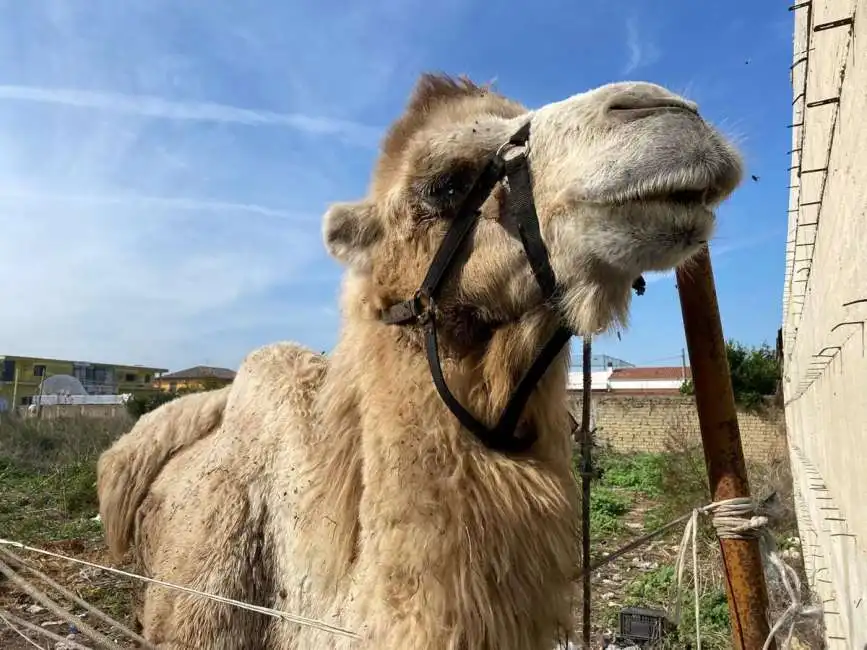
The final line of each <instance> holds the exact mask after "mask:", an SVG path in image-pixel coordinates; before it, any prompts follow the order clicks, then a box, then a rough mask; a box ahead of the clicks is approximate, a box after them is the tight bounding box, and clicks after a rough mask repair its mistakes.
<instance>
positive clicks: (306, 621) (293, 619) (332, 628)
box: [0, 538, 361, 640]
mask: <svg viewBox="0 0 867 650" xmlns="http://www.w3.org/2000/svg"><path fill="white" fill-rule="evenodd" d="M0 546H13V547H15V548H19V549H21V550H24V551H29V552H31V553H37V554H39V555H46V556H48V557H53V558H57V559H59V560H65V561H67V562H72V563H74V564H81V565H83V566H89V567H92V568H94V569H100V570H101V571H107V572H109V573H114V574H115V575H120V576H124V577H126V578H133V579H134V580H140V581H141V582H149V583H151V584H155V585H159V586H161V587H167V588H169V589H174V590H176V591H183V592H185V593H188V594H193V595H196V596H202V597H203V598H207V599H209V600H213V601H215V602H218V603H224V604H226V605H234V606H235V607H238V608H239V609H245V610H248V611H251V612H257V613H259V614H265V615H266V616H271V617H273V618H279V619H281V620H284V621H288V622H290V623H295V624H297V625H303V626H305V627H312V628H315V629H318V630H321V631H323V632H330V633H331V634H337V635H340V636H345V637H349V638H350V639H356V640H360V639H361V637H360V636H359V635H358V634H356V633H355V632H352V631H350V630H347V629H344V628H341V627H337V626H336V625H331V624H330V623H326V622H325V621H319V620H316V619H314V618H308V617H306V616H300V615H298V614H290V613H288V612H282V611H280V610H277V609H271V608H270V607H262V606H259V605H250V604H249V603H245V602H243V601H240V600H234V599H233V598H226V597H225V596H218V595H216V594H209V593H207V592H205V591H199V590H198V589H192V588H191V587H183V586H181V585H175V584H172V583H170V582H165V581H163V580H157V579H156V578H147V577H145V576H141V575H138V574H135V573H130V572H129V571H123V570H122V569H114V568H112V567H108V566H103V565H102V564H96V563H95V562H88V561H87V560H80V559H78V558H74V557H68V556H66V555H61V554H60V553H54V552H53V551H46V550H44V549H41V548H35V547H33V546H27V545H26V544H22V543H21V542H14V541H12V540H8V539H2V538H0ZM0 564H2V563H0ZM25 584H26V583H25ZM31 589H32V587H31Z"/></svg>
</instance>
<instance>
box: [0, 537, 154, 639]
mask: <svg viewBox="0 0 867 650" xmlns="http://www.w3.org/2000/svg"><path fill="white" fill-rule="evenodd" d="M38 548H43V549H45V550H47V551H53V552H56V553H60V554H62V555H66V556H70V557H75V558H79V559H82V560H87V561H89V562H94V563H97V564H104V565H108V566H112V564H111V562H110V560H109V558H108V556H107V555H108V553H107V549H106V548H105V546H104V545H103V543H102V541H101V540H100V539H98V538H96V539H72V540H62V541H56V542H45V543H43V544H40V545H39V546H38ZM10 550H12V551H13V552H14V553H15V554H16V555H17V556H18V557H20V558H21V559H22V560H24V561H25V562H26V563H27V564H28V565H29V566H31V567H33V568H34V569H37V570H38V571H41V572H43V573H45V574H46V575H48V576H49V577H51V578H52V579H54V580H55V581H56V582H58V583H59V584H61V585H63V586H64V587H66V588H67V589H69V590H70V591H72V592H73V593H75V594H76V595H78V596H79V597H80V598H82V599H83V600H85V601H86V602H88V603H91V604H92V605H95V606H97V607H99V608H100V609H101V610H102V611H104V612H106V613H107V614H109V615H110V616H111V617H112V618H115V619H116V620H117V621H119V622H120V623H123V624H124V625H126V626H127V627H129V628H131V629H133V630H134V629H135V623H134V620H133V616H132V609H133V607H132V603H133V589H134V588H135V587H134V585H133V583H132V580H131V579H128V578H125V577H123V576H117V575H113V574H110V573H108V572H105V571H101V570H99V569H94V568H91V567H87V566H81V565H78V564H73V563H70V562H67V561H65V560H60V559H56V558H52V557H46V556H42V555H36V554H33V553H30V552H28V551H23V550H18V549H10ZM118 568H127V567H118ZM19 573H20V574H21V575H22V576H23V577H25V578H26V579H27V580H28V581H29V582H31V583H32V584H34V585H35V586H36V587H37V588H39V589H40V590H41V591H42V592H43V593H45V594H46V595H47V596H49V598H51V599H52V600H54V601H55V602H57V603H58V604H59V605H61V606H62V607H63V608H64V609H65V610H67V611H68V612H71V613H72V614H73V615H75V617H76V618H79V619H81V620H82V621H84V622H85V623H87V624H90V625H91V626H92V627H94V628H95V629H96V630H97V631H99V632H101V633H102V634H104V635H106V636H107V637H108V638H110V639H112V640H113V641H115V643H116V644H117V647H118V648H136V647H138V645H137V644H135V643H133V642H131V641H129V640H128V639H127V638H126V637H125V636H124V635H123V634H122V633H121V632H118V631H117V630H115V629H113V628H112V627H111V626H109V625H108V624H106V623H104V622H103V621H101V620H100V619H98V618H97V617H95V616H94V615H93V614H92V613H89V612H87V610H86V609H84V608H83V607H81V606H80V605H78V604H76V603H73V602H71V601H70V600H67V599H66V598H64V597H63V596H62V595H60V594H58V593H57V592H56V591H54V589H52V588H51V587H49V586H48V585H45V584H44V583H42V582H41V581H40V580H39V579H38V578H36V577H35V576H33V575H32V574H29V573H28V572H27V571H19ZM0 610H5V611H6V612H8V613H10V614H12V615H13V616H16V617H18V618H20V619H23V620H25V621H28V622H30V623H33V624H34V625H37V626H39V627H41V628H43V629H45V630H48V631H50V632H53V633H54V634H56V635H58V636H60V637H63V638H66V639H71V640H74V641H76V642H78V643H80V644H82V645H85V646H89V645H90V644H89V642H88V640H87V637H84V636H83V635H81V634H80V633H79V631H78V629H77V628H76V627H73V625H71V624H70V623H68V622H66V621H64V620H63V619H61V618H60V617H59V616H58V615H57V614H55V613H53V612H52V611H51V610H49V609H47V608H45V607H44V606H43V605H41V604H39V603H38V601H36V600H35V599H33V598H31V597H30V596H29V595H27V594H26V593H24V592H23V591H22V590H21V589H20V588H19V587H18V586H17V585H16V584H14V583H13V582H12V581H11V580H9V579H6V578H5V577H4V576H0ZM19 630H20V631H21V632H23V633H25V634H26V636H27V637H28V638H29V639H31V641H33V642H35V643H36V644H37V645H36V647H40V648H46V649H49V648H50V649H54V650H65V648H66V647H68V646H66V644H63V643H61V642H60V641H57V640H54V639H50V638H49V637H47V636H44V635H42V634H37V633H35V632H31V631H29V630H25V629H24V628H22V627H20V626H19ZM0 648H3V650H33V648H34V645H33V643H30V642H28V641H26V640H25V639H23V638H21V636H20V635H18V634H17V633H16V632H14V631H13V630H12V629H10V628H9V626H8V625H7V624H6V623H4V622H2V621H0Z"/></svg>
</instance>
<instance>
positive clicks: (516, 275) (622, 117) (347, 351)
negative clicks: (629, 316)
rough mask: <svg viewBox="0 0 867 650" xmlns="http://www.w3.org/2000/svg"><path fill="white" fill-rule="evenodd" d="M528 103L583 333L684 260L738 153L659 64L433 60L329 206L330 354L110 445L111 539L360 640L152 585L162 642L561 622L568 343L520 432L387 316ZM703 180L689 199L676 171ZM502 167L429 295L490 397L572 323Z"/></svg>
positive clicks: (257, 374)
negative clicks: (508, 192) (555, 76)
mask: <svg viewBox="0 0 867 650" xmlns="http://www.w3.org/2000/svg"><path fill="white" fill-rule="evenodd" d="M526 119H532V135H531V140H530V146H529V152H528V156H529V160H530V166H531V171H532V174H533V185H534V186H533V193H534V200H535V203H536V206H537V210H538V212H539V219H540V224H541V227H542V234H543V238H544V240H545V242H546V244H547V245H548V248H549V250H550V253H551V259H552V264H553V266H554V268H555V270H556V272H557V275H558V279H559V280H560V281H561V282H562V283H563V285H564V288H565V291H566V293H565V298H564V300H563V303H562V305H561V307H562V309H563V313H564V314H565V315H566V317H567V318H568V319H569V321H570V323H571V324H572V326H573V328H575V330H576V331H578V332H587V331H596V330H598V329H599V328H604V327H607V326H609V325H610V324H612V323H614V322H616V321H623V320H625V317H626V313H627V309H628V304H629V299H630V293H629V287H630V284H631V283H632V280H633V279H634V278H635V277H636V276H637V275H638V274H639V273H641V272H643V271H646V270H649V269H659V268H670V267H672V266H674V265H676V264H679V263H681V262H683V261H684V260H686V259H688V258H689V256H690V255H692V254H693V253H694V252H695V251H697V250H698V249H699V248H700V246H701V245H702V244H703V242H704V241H705V240H706V239H707V238H708V237H709V236H710V234H711V233H712V230H713V214H712V213H711V212H710V210H709V207H711V206H713V205H715V204H716V203H718V202H719V201H721V200H722V199H723V198H725V196H727V195H728V194H729V193H730V192H731V191H732V190H733V189H734V187H735V186H736V185H737V183H738V182H739V180H740V173H741V169H740V161H739V159H738V158H737V155H736V154H735V153H734V152H733V150H731V148H730V147H729V146H728V144H727V143H726V142H724V141H723V140H722V139H721V138H720V136H718V135H717V134H716V132H715V131H713V130H712V129H711V128H710V127H708V126H707V125H706V124H705V123H704V122H703V121H701V119H700V118H699V117H698V116H697V115H696V114H695V112H694V106H692V105H691V104H689V103H688V102H686V101H685V100H683V99H681V98H679V97H676V96H674V95H672V94H671V93H669V92H668V91H666V90H665V89H662V88H659V87H658V86H652V85H650V84H637V83H636V84H613V85H609V86H606V87H603V88H601V89H598V90H596V91H593V92H591V93H586V94H582V95H577V96H575V97H573V98H570V99H568V100H565V101H564V102H559V103H557V104H552V105H549V106H546V107H543V108H541V109H539V110H538V111H535V112H530V111H527V109H525V108H524V107H522V106H520V105H519V104H517V103H515V102H512V101H510V100H508V99H506V98H504V97H502V96H501V95H498V94H496V93H494V92H492V91H490V90H489V89H486V88H481V87H478V86H475V85H473V84H472V83H470V82H468V81H454V80H451V79H448V78H444V77H438V76H430V75H428V76H424V77H423V78H422V79H421V81H420V82H419V85H418V87H417V88H416V90H415V92H414V94H413V97H412V99H411V101H410V103H409V105H408V107H407V111H406V113H405V114H404V115H403V116H402V117H401V119H400V120H398V121H397V122H396V123H395V124H394V125H393V126H392V128H391V129H390V130H389V133H388V134H387V136H386V139H385V140H384V142H383V150H382V155H381V157H380V159H379V161H378V163H377V166H376V169H375V170H374V174H373V179H372V183H371V188H370V192H369V195H368V196H367V197H365V198H364V199H363V200H361V201H359V202H356V203H342V204H335V205H334V206H332V208H331V209H330V210H329V212H328V213H327V214H326V216H325V219H324V222H323V237H324V240H325V244H326V247H327V248H328V250H329V252H331V254H332V255H334V256H335V257H336V258H337V259H338V260H340V261H341V262H343V263H344V264H345V265H346V266H347V273H346V276H345V279H344V284H343V291H342V311H343V323H342V327H341V333H340V339H339V343H338V345H337V347H336V349H335V350H334V351H333V353H332V354H331V355H330V357H329V358H327V359H326V358H325V357H323V356H319V355H316V354H314V353H313V352H311V351H310V350H307V349H305V348H303V347H301V346H298V345H295V344H290V343H281V344H274V345H270V346H266V347H264V348H261V349H259V350H256V351H255V352H253V353H252V354H250V355H249V356H248V357H247V358H246V359H245V360H244V362H243V364H242V366H241V368H240V369H239V372H238V375H237V377H236V379H235V381H234V383H233V384H232V386H231V387H229V388H226V389H222V390H221V391H219V392H216V393H207V394H203V395H195V396H189V397H184V398H182V399H179V400H177V401H176V402H173V403H170V404H168V405H165V406H163V407H161V408H159V409H157V410H156V411H154V412H153V413H151V414H149V415H148V416H146V417H144V418H142V419H141V420H140V421H139V422H138V423H137V424H136V425H135V427H134V428H133V430H132V431H131V432H130V433H128V434H127V435H126V436H124V437H123V438H122V439H121V440H119V441H118V442H117V443H116V445H115V446H114V447H113V448H112V449H110V450H109V451H107V452H106V453H105V455H104V456H103V458H102V459H101V461H100V466H99V486H98V487H99V496H100V512H101V513H102V516H103V518H104V520H105V521H106V524H107V527H106V535H107V538H108V541H109V543H110V545H111V547H112V548H113V549H114V550H115V551H117V552H123V551H124V550H125V549H126V547H127V545H128V544H129V543H130V541H131V540H132V541H133V544H132V546H133V551H134V555H135V558H136V560H137V562H138V563H139V565H140V567H141V569H142V570H143V571H145V572H147V573H148V574H149V575H152V576H155V577H158V578H161V579H164V580H168V581H171V582H175V583H179V584H183V585H188V586H192V587H194V588H197V589H201V590H205V591H210V592H213V593H217V594H220V595H223V596H228V597H232V598H236V599H240V600H244V601H246V602H250V603H254V604H260V605H266V606H269V607H274V608H277V609H282V610H285V611H289V612H293V613H297V614H304V615H306V616H310V617H314V618H318V619H321V620H325V621H328V622H332V623H335V624H338V625H340V626H343V627H347V628H350V629H352V630H354V631H356V632H357V633H359V634H360V635H361V636H362V640H361V641H351V640H349V639H345V638H341V637H338V636H334V635H329V634H327V633H324V632H320V631H317V630H314V629H311V628H305V627H302V626H298V625H295V624H290V623H285V622H279V621H276V620H273V619H270V618H268V617H265V616H262V615H259V614H252V613H249V612H245V611H242V610H237V609H234V608H232V607H230V606H226V605H219V604H216V603H214V602H211V601H208V600H205V599H202V598H198V597H194V596H190V595H186V594H181V593H177V592H172V591H169V590H166V589H164V588H159V587H148V589H147V592H146V594H145V598H144V606H143V609H142V612H141V623H142V627H143V633H144V635H145V636H146V637H147V638H148V639H150V640H151V641H152V642H154V643H156V644H157V645H158V646H159V647H161V648H164V649H178V648H209V649H214V650H229V649H237V650H240V649H242V648H243V649H248V650H252V649H254V648H256V649H258V648H261V649H263V650H264V649H267V650H319V649H327V648H332V649H338V648H339V649H343V648H347V649H348V648H357V649H359V650H374V649H376V650H548V649H549V648H551V647H552V645H553V643H554V640H555V638H557V636H558V635H560V634H562V633H563V632H564V631H565V630H570V629H572V621H571V611H570V597H569V596H570V590H571V584H570V581H571V576H572V575H573V574H574V571H575V568H576V564H577V554H576V543H575V542H576V535H575V531H576V529H577V526H578V524H579V521H578V509H577V501H578V499H577V494H576V490H575V486H574V482H573V479H572V476H571V472H570V453H571V446H570V442H569V426H568V416H567V411H566V394H565V387H566V386H565V384H566V381H565V380H566V368H567V360H568V353H567V352H566V351H564V352H563V353H562V354H561V355H560V357H559V358H558V360H557V362H556V363H554V364H553V365H552V367H551V368H550V369H549V370H548V372H547V373H546V374H545V376H544V377H543V379H542V380H541V382H540V383H539V385H538V386H537V388H536V390H535V392H534V395H533V397H532V398H531V400H530V402H529V404H528V407H527V409H526V412H525V414H524V418H523V420H522V425H521V426H522V427H524V428H531V429H533V430H535V432H536V434H537V435H538V441H537V443H536V444H535V445H534V446H533V448H532V449H531V450H530V452H528V453H527V454H524V455H521V456H507V455H503V454H500V453H496V452H493V451H491V450H488V449H486V448H485V447H484V446H482V445H481V444H480V443H479V442H478V441H477V440H476V439H475V438H473V436H472V435H471V434H469V433H468V432H467V431H466V430H464V429H462V428H461V427H460V425H459V424H458V422H457V421H456V419H455V417H454V416H453V415H452V414H451V413H450V412H449V411H448V409H447V408H446V407H445V405H444V404H443V402H442V401H441V399H440V397H439V396H438V394H437V393H436V391H435V390H434V387H433V384H432V381H431V376H430V371H429V369H428V366H427V362H426V360H425V357H424V353H423V349H422V345H421V336H420V333H419V332H418V331H417V330H416V329H414V328H411V327H410V328H402V327H397V326H387V325H385V324H383V323H382V322H380V321H379V319H378V313H379V311H380V310H381V309H382V308H383V307H386V306H388V305H390V304H393V303H395V302H398V301H400V300H402V299H404V298H406V297H408V296H410V295H411V294H412V292H413V290H414V289H415V288H416V287H417V286H418V284H419V282H420V280H421V278H422V276H423V274H424V272H425V270H426V268H427V265H428V264H429V262H430V259H431V257H432V255H433V251H434V249H435V247H436V245H437V243H438V242H439V240H440V239H441V238H442V236H443V233H444V232H445V230H446V228H447V226H448V219H449V217H448V216H447V212H448V210H449V209H451V207H452V203H451V202H452V201H454V200H456V198H455V197H459V196H460V194H461V192H462V191H463V190H464V189H465V183H466V178H471V177H472V175H473V173H474V170H477V169H478V167H479V166H480V165H481V164H482V162H483V160H484V157H485V156H486V155H488V154H490V153H492V152H493V151H494V150H495V149H496V148H497V147H498V146H499V145H500V144H502V142H504V141H505V140H506V139H507V138H508V136H509V135H510V134H511V133H512V132H513V131H514V130H515V129H516V128H517V127H518V126H519V125H520V124H521V123H522V121H523V120H526ZM682 190H690V191H693V190H694V192H692V193H690V194H689V195H688V196H686V197H685V198H684V197H682V199H683V200H675V199H674V198H673V197H674V193H675V192H678V191H682ZM505 198H506V197H505V191H504V190H503V189H502V188H501V189H498V190H496V191H495V192H494V194H493V195H492V197H491V198H490V199H489V200H488V201H487V202H486V204H485V206H484V207H483V210H482V218H481V220H480V223H479V225H478V227H477V229H476V231H475V233H474V235H473V237H472V242H471V244H470V246H469V247H468V250H467V251H465V252H464V253H463V257H462V258H461V260H460V261H459V269H458V270H457V271H456V272H455V275H454V276H453V277H452V278H450V281H449V283H448V285H447V287H446V290H445V292H444V294H443V296H442V299H441V300H440V302H439V313H440V321H441V323H442V329H441V332H440V335H441V337H440V338H441V342H440V344H441V352H442V356H443V366H444V369H445V374H446V379H447V381H448V383H449V386H450V387H451V390H452V392H453V393H454V394H455V395H456V397H457V398H458V399H459V400H461V402H462V403H463V404H464V405H466V406H467V407H468V408H469V409H470V410H471V411H472V412H473V413H475V414H476V415H477V416H478V417H479V418H481V419H482V420H484V421H485V422H488V423H492V422H494V421H495V420H496V418H497V416H498V414H499V413H500V411H501V409H502V408H503V406H504V405H505V404H506V402H507V401H508V398H509V395H510V393H511V391H512V390H513V388H514V386H515V384H516V383H517V381H518V379H519V378H520V376H521V373H522V372H523V371H524V370H525V369H526V368H527V367H528V366H529V364H530V363H531V361H532V359H533V357H534V355H535V354H536V351H537V349H538V347H539V346H540V345H541V344H542V342H544V340H545V339H546V338H547V337H548V336H549V335H550V333H551V332H552V331H553V330H554V329H555V328H556V326H557V324H558V317H557V315H556V314H555V313H553V312H552V311H550V310H549V309H548V308H547V307H546V306H544V305H542V304H541V301H540V297H539V293H538V290H537V288H536V286H535V284H534V280H533V277H532V275H531V273H530V271H529V269H528V266H527V263H526V260H525V258H524V255H523V250H522V248H521V246H520V245H519V243H518V241H517V238H516V234H515V231H514V223H513V221H512V220H511V219H512V215H510V213H509V204H508V202H506V201H505Z"/></svg>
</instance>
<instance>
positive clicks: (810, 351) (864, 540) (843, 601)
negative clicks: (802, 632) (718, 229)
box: [783, 0, 867, 650]
mask: <svg viewBox="0 0 867 650" xmlns="http://www.w3.org/2000/svg"><path fill="white" fill-rule="evenodd" d="M796 1H797V0H796ZM798 4H800V2H798ZM793 12H794V20H795V23H794V24H795V28H794V52H793V66H792V98H793V105H792V109H793V114H792V123H793V125H794V126H793V127H792V129H791V130H792V149H793V150H794V151H793V153H792V159H791V165H792V167H793V169H792V170H791V179H790V183H789V185H790V189H789V192H790V197H789V219H788V221H789V236H788V242H787V258H786V281H785V287H784V293H783V352H784V377H783V391H784V398H785V414H786V422H787V425H788V433H789V445H790V457H791V465H792V473H793V477H794V483H795V499H796V505H797V507H798V517H799V526H800V533H801V538H802V540H803V547H804V560H805V564H806V568H807V574H808V578H809V581H810V585H811V587H812V589H813V590H814V592H815V593H816V595H817V596H818V600H820V601H821V602H822V603H823V604H824V611H825V627H826V634H827V641H828V647H829V648H832V649H836V648H839V649H841V650H842V649H843V648H847V649H857V650H861V649H862V648H865V647H867V479H865V468H867V350H865V331H864V327H865V326H864V321H865V318H867V122H865V120H867V0H824V1H822V2H816V1H813V2H812V3H808V4H807V6H803V7H799V8H796V9H793ZM853 17H854V20H851V23H850V24H843V25H840V26H831V25H829V23H831V22H832V21H840V20H845V19H852V18H853ZM826 26H827V27H830V28H828V29H825V28H824V27H826ZM817 29H818V31H816V30H817Z"/></svg>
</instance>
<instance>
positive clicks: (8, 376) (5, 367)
mask: <svg viewBox="0 0 867 650" xmlns="http://www.w3.org/2000/svg"><path fill="white" fill-rule="evenodd" d="M0 381H15V360H14V359H3V364H2V365H0Z"/></svg>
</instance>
